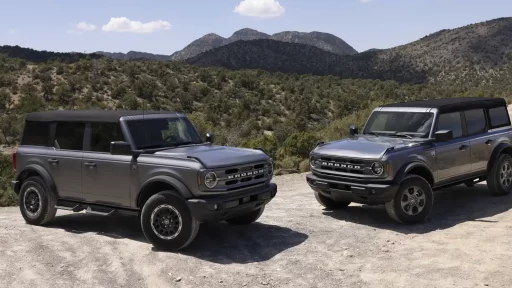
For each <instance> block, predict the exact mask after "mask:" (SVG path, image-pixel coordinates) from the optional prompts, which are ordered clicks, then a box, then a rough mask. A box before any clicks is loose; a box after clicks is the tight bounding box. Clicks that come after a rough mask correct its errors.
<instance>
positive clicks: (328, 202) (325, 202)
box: [315, 191, 351, 210]
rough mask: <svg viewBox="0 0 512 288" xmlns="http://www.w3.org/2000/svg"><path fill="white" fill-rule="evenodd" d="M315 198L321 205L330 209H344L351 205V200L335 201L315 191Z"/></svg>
mask: <svg viewBox="0 0 512 288" xmlns="http://www.w3.org/2000/svg"><path fill="white" fill-rule="evenodd" d="M315 198H316V201H318V203H320V205H322V206H324V207H325V208H327V209H329V210H335V209H342V208H345V207H347V206H348V205H350V203H351V202H350V201H335V200H332V199H331V198H329V197H326V196H324V195H322V194H320V193H319V192H316V191H315Z"/></svg>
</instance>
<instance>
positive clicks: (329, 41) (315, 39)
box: [171, 28, 357, 60]
mask: <svg viewBox="0 0 512 288" xmlns="http://www.w3.org/2000/svg"><path fill="white" fill-rule="evenodd" d="M260 39H269V40H275V41H279V42H286V43H297V44H305V45H309V46H313V47H317V48H319V49H322V50H325V51H328V52H332V53H335V54H339V55H352V54H356V53H357V51H356V50H355V49H354V48H352V46H350V45H349V44H347V43H346V42H345V41H343V40H342V39H340V38H339V37H336V36H334V35H332V34H329V33H323V32H316V31H313V32H309V33H306V32H297V31H284V32H279V33H275V34H272V35H269V34H266V33H262V32H259V31H257V30H254V29H249V28H244V29H241V30H238V31H236V32H235V33H233V35H231V36H230V37H229V38H224V37H221V36H219V35H217V34H214V33H210V34H207V35H205V36H203V37H201V38H199V39H197V40H195V41H193V42H192V43H190V44H189V45H187V46H186V47H185V48H183V50H180V51H177V52H175V53H174V54H172V55H171V59H172V60H186V59H189V58H191V57H194V56H197V55H199V54H201V53H203V52H207V51H210V50H212V49H215V48H218V47H222V46H225V45H229V44H231V43H234V42H237V41H247V40H260Z"/></svg>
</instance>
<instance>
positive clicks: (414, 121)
mask: <svg viewBox="0 0 512 288" xmlns="http://www.w3.org/2000/svg"><path fill="white" fill-rule="evenodd" d="M350 135H351V136H350V137H349V138H346V139H342V140H339V141H333V142H329V143H319V144H318V145H317V146H316V147H315V148H314V149H313V150H312V151H311V153H310V166H311V171H312V172H311V173H309V174H308V175H307V183H308V184H309V186H310V187H311V188H312V189H313V190H314V192H315V197H316V199H317V201H318V202H319V203H320V204H321V205H323V206H325V207H326V208H328V209H335V208H344V207H346V206H348V205H349V204H350V203H351V202H355V203H361V204H369V205H380V204H385V207H386V210H387V212H388V214H389V216H390V217H391V218H393V219H394V220H396V221H398V222H401V223H405V224H412V223H418V222H420V221H423V220H424V219H425V218H427V217H428V216H429V215H430V213H431V210H432V206H433V204H434V195H433V191H436V190H439V189H443V188H446V187H449V186H453V185H458V184H465V185H467V186H468V187H472V186H473V185H475V183H477V182H481V181H487V186H488V187H489V190H490V191H491V192H492V193H493V194H495V195H507V194H509V193H510V191H511V190H512V185H511V184H512V157H511V155H512V146H511V142H512V127H511V124H510V118H509V114H508V110H507V104H506V102H505V100H504V99H502V98H453V99H450V98H448V99H436V100H424V101H415V102H407V103H397V104H390V105H384V106H381V107H378V108H376V109H374V110H373V112H372V113H371V115H370V117H369V118H368V120H367V122H366V124H365V125H364V128H363V129H362V131H361V133H359V132H358V129H357V127H355V126H351V127H350ZM461 197H463V196H461Z"/></svg>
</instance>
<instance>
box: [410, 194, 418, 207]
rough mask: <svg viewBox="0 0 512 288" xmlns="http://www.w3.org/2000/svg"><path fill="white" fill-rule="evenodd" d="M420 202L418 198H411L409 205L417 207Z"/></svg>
mask: <svg viewBox="0 0 512 288" xmlns="http://www.w3.org/2000/svg"><path fill="white" fill-rule="evenodd" d="M417 202H418V198H417V197H416V196H411V200H410V201H409V204H411V205H416V203H417Z"/></svg>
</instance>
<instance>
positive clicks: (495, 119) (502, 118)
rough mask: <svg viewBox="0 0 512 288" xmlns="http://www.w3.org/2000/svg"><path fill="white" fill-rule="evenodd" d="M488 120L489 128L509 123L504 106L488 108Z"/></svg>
mask: <svg viewBox="0 0 512 288" xmlns="http://www.w3.org/2000/svg"><path fill="white" fill-rule="evenodd" d="M489 120H490V121H491V123H490V124H491V128H499V127H503V126H508V125H510V118H509V116H508V111H507V108H506V107H505V106H500V107H496V108H491V109H489Z"/></svg>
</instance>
